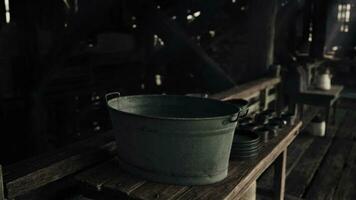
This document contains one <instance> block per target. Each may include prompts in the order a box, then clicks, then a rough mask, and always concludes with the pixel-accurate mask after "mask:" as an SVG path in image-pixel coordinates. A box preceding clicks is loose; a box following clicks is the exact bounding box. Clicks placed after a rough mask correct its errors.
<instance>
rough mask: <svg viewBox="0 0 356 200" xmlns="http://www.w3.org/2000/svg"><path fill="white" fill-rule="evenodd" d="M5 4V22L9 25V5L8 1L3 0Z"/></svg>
mask: <svg viewBox="0 0 356 200" xmlns="http://www.w3.org/2000/svg"><path fill="white" fill-rule="evenodd" d="M4 3H5V20H6V21H5V22H6V23H7V24H8V23H10V4H9V0H4Z"/></svg>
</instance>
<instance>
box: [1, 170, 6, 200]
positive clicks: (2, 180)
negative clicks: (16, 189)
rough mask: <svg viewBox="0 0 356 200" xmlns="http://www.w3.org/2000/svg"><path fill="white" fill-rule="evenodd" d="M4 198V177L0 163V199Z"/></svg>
mask: <svg viewBox="0 0 356 200" xmlns="http://www.w3.org/2000/svg"><path fill="white" fill-rule="evenodd" d="M4 199H5V190H4V179H3V174H2V166H1V165H0V200H4Z"/></svg>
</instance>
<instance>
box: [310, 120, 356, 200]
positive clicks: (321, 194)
mask: <svg viewBox="0 0 356 200" xmlns="http://www.w3.org/2000/svg"><path fill="white" fill-rule="evenodd" d="M355 126H356V123H355V118H354V117H350V116H348V114H347V117H346V119H345V121H344V123H343V125H342V126H341V127H340V129H339V130H338V132H337V133H336V135H335V139H334V142H333V143H332V145H331V147H330V149H329V151H328V154H327V155H326V156H325V158H324V160H323V164H322V165H321V167H320V168H319V170H318V172H317V174H316V175H315V178H314V180H313V181H312V183H311V184H310V186H309V190H308V192H307V194H306V198H307V199H313V200H314V199H315V200H319V199H332V197H333V196H334V195H335V191H336V189H337V185H338V183H339V181H340V179H341V177H342V174H343V172H344V170H345V165H347V162H348V158H349V155H350V152H351V149H352V147H353V143H354V141H353V140H352V139H351V138H350V137H352V132H353V130H355Z"/></svg>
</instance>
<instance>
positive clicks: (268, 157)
mask: <svg viewBox="0 0 356 200" xmlns="http://www.w3.org/2000/svg"><path fill="white" fill-rule="evenodd" d="M301 125H302V123H301V122H300V123H298V124H297V125H296V126H294V127H289V128H286V129H285V130H283V131H282V132H281V133H280V135H279V136H278V137H276V138H274V139H272V140H270V142H269V143H268V145H265V146H264V148H263V150H262V151H261V153H260V154H259V155H258V156H257V157H256V159H251V160H245V161H238V160H231V161H230V166H229V174H228V177H227V178H226V179H225V180H223V181H222V182H220V183H216V184H212V185H206V186H192V187H187V186H173V185H168V184H159V183H152V182H144V181H143V180H138V179H136V178H134V177H132V176H130V175H125V176H126V178H128V179H129V180H134V181H133V182H132V183H130V184H131V185H135V183H137V184H139V185H140V186H138V187H137V188H135V189H133V190H132V189H130V190H127V189H124V188H127V185H128V184H126V183H122V182H120V181H119V182H120V184H111V183H115V182H117V177H120V176H122V175H121V174H120V171H119V170H117V173H118V174H115V175H112V176H111V177H110V178H109V179H106V177H107V176H106V177H105V178H104V179H105V181H102V179H103V178H102V177H98V176H101V174H100V173H96V172H95V171H108V172H109V171H110V170H109V169H101V167H98V168H97V169H95V170H89V171H85V172H83V173H80V174H78V175H77V176H76V179H77V180H78V181H80V182H82V183H83V182H84V183H85V182H86V184H89V185H92V186H94V187H96V188H97V185H98V182H95V181H94V184H93V183H92V182H93V181H92V180H101V181H100V182H99V183H100V188H101V190H102V191H106V190H109V191H110V192H111V193H113V192H115V191H116V192H117V195H118V196H120V195H122V193H125V194H126V195H128V196H130V197H132V198H136V199H144V200H154V199H180V200H183V199H189V200H192V199H216V200H218V199H238V198H240V197H241V196H242V195H243V193H244V192H245V191H246V190H247V189H248V188H249V186H250V185H251V184H252V183H253V182H254V181H255V180H256V179H257V178H258V177H259V176H260V175H261V174H262V172H263V171H264V170H266V169H267V167H268V166H270V165H271V164H272V163H273V162H274V160H275V159H276V158H277V157H278V156H279V155H281V153H282V152H283V151H284V150H285V149H286V148H287V146H288V145H289V144H290V143H291V142H292V141H293V140H294V138H295V137H296V135H297V134H298V132H299V129H300V127H301ZM110 162H111V161H110ZM107 166H108V165H107ZM111 166H112V167H115V164H112V165H111ZM115 169H117V167H115ZM104 174H106V173H104ZM108 174H111V173H110V172H109V173H108ZM88 180H90V181H88ZM126 181H128V180H127V179H126ZM113 185H114V186H113ZM130 188H131V187H130Z"/></svg>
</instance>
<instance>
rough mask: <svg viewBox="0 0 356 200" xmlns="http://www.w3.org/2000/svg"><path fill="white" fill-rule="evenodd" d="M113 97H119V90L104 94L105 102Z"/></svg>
mask: <svg viewBox="0 0 356 200" xmlns="http://www.w3.org/2000/svg"><path fill="white" fill-rule="evenodd" d="M115 97H120V92H110V93H107V94H105V100H106V103H108V102H109V100H110V99H113V98H115Z"/></svg>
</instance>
